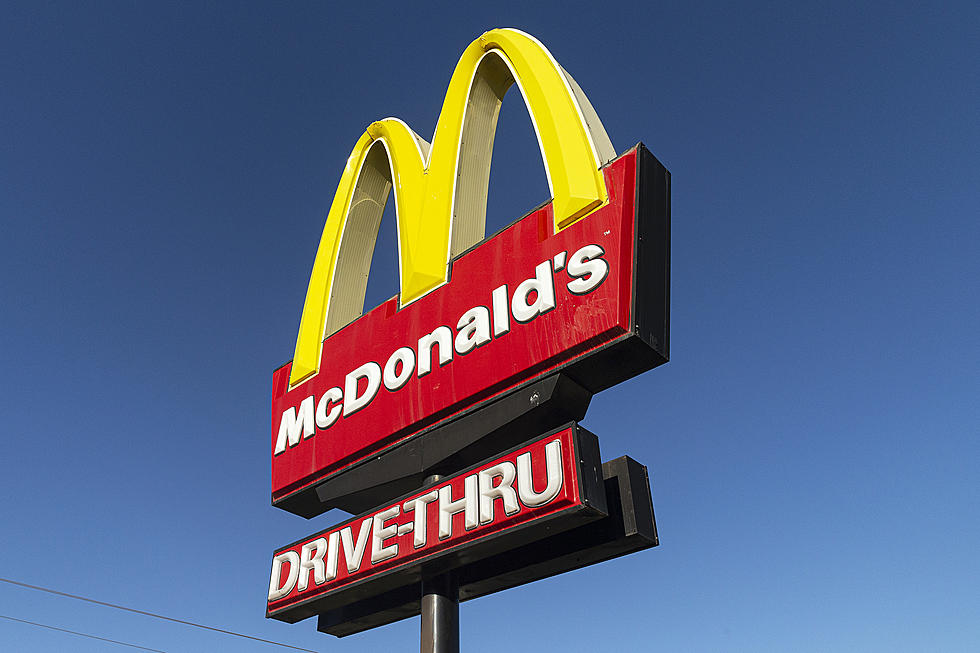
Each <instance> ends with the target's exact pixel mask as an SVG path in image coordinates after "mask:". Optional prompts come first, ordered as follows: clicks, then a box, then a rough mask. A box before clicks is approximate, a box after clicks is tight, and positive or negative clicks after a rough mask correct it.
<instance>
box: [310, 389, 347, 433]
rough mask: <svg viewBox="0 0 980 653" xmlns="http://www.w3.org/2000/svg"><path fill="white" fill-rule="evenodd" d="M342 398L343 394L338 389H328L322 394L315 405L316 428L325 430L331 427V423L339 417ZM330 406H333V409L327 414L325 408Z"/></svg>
mask: <svg viewBox="0 0 980 653" xmlns="http://www.w3.org/2000/svg"><path fill="white" fill-rule="evenodd" d="M343 398H344V393H343V392H341V391H340V388H330V389H329V390H327V391H326V392H324V393H323V396H322V397H320V402H319V403H318V404H317V405H316V425H317V427H318V428H321V429H326V428H330V427H331V426H333V423H334V422H336V421H337V419H338V418H339V417H340V411H341V408H343V407H342V406H341V405H340V400H341V399H343ZM330 404H334V407H333V408H331V409H330V412H327V408H328V407H329V406H330Z"/></svg>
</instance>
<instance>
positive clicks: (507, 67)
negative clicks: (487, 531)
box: [270, 30, 669, 516]
mask: <svg viewBox="0 0 980 653" xmlns="http://www.w3.org/2000/svg"><path fill="white" fill-rule="evenodd" d="M515 82H516V83H517V85H518V87H519V88H520V90H521V94H522V96H523V98H524V100H525V102H526V103H527V105H528V108H529V110H530V113H531V116H532V122H533V124H534V127H535V131H536V133H537V136H538V140H539V144H540V146H541V151H542V156H543V159H544V162H545V169H546V173H547V177H548V180H549V185H550V187H551V190H552V194H553V200H552V201H551V202H550V203H548V204H547V205H545V206H543V207H541V208H539V209H537V210H536V211H534V212H532V213H530V214H529V215H527V216H526V217H524V218H523V219H521V220H519V221H517V222H516V223H514V224H512V225H511V226H510V227H508V228H506V229H505V230H503V231H502V232H500V233H499V234H497V235H496V236H494V237H493V238H490V239H488V240H486V241H484V242H482V243H480V242H479V241H480V240H481V239H482V236H483V230H484V222H485V211H486V192H487V182H488V179H489V153H490V151H491V150H492V141H493V131H494V128H495V124H496V118H497V112H498V111H499V108H500V103H501V100H502V98H503V95H504V92H505V91H506V90H507V88H508V87H509V86H510V85H511V84H512V83H515ZM392 187H393V188H394V191H395V200H396V209H397V211H396V213H397V224H398V242H399V261H400V280H401V292H400V295H399V297H396V298H392V299H391V300H388V301H387V302H385V303H383V304H382V305H381V306H378V307H377V308H374V309H373V310H371V311H369V312H367V313H366V314H364V315H363V316H360V313H361V307H362V305H363V300H364V291H365V288H366V283H367V271H368V270H369V269H370V259H371V255H372V253H373V249H374V240H375V239H376V237H377V230H378V225H379V224H380V219H381V213H382V211H383V208H384V204H385V202H386V200H387V195H388V193H389V191H390V189H391V188H392ZM668 219H669V174H668V173H667V171H666V170H665V169H664V168H663V166H661V165H660V164H659V162H657V161H656V159H654V158H653V156H652V155H650V153H649V152H648V151H647V150H646V149H645V148H643V147H642V146H638V147H637V148H634V149H633V150H630V151H629V152H627V153H626V154H624V155H622V156H620V157H619V158H615V152H614V150H613V149H612V145H611V144H610V143H609V139H608V138H607V137H606V136H605V132H604V131H603V129H602V126H601V124H600V123H599V120H598V117H597V116H596V114H595V111H594V110H593V109H592V107H591V105H590V104H589V103H588V100H587V99H586V98H585V96H584V94H583V93H582V92H581V89H579V87H578V85H577V84H575V82H574V80H572V79H571V77H570V76H568V74H567V73H566V72H565V71H564V70H563V69H562V68H561V67H560V66H559V65H558V64H557V62H555V61H554V59H553V58H552V57H551V55H550V53H548V51H547V50H546V49H545V48H544V47H543V46H542V45H541V44H540V43H538V42H537V41H536V40H534V39H533V38H532V37H530V36H528V35H526V34H523V33H521V32H517V31H515V30H493V31H491V32H488V33H486V34H484V35H483V36H482V37H480V39H478V40H477V41H474V43H473V44H471V45H470V46H469V47H468V48H467V49H466V51H464V53H463V56H462V57H461V59H460V62H459V64H458V65H457V68H456V71H455V72H454V74H453V77H452V80H451V82H450V86H449V90H448V91H447V95H446V101H445V103H444V105H443V110H442V114H441V115H440V118H439V122H438V126H437V128H436V132H435V135H434V137H433V141H432V144H431V146H430V145H429V144H427V143H425V141H423V140H422V139H421V138H419V137H418V136H417V135H416V134H414V133H413V132H411V130H409V129H408V127H407V126H405V125H404V123H402V122H400V121H397V120H395V119H390V118H389V119H386V120H383V121H380V122H377V123H373V124H372V125H371V126H370V127H369V128H368V130H367V132H366V133H365V134H364V136H362V137H361V139H360V140H359V141H358V143H357V145H356V146H355V148H354V151H353V152H352V153H351V156H350V158H349V160H348V163H347V167H346V168H345V171H344V173H343V176H342V178H341V182H340V184H339V186H338V190H337V194H336V196H335V198H334V202H333V204H332V206H331V209H330V212H329V214H328V217H327V221H326V225H325V227H324V231H323V236H322V238H321V241H320V245H319V248H318V251H317V255H316V260H315V262H314V266H313V273H312V275H311V278H310V285H309V289H308V292H307V297H306V303H305V305H304V308H303V316H302V320H301V324H300V329H299V334H298V336H297V343H296V353H295V357H294V360H293V361H292V362H291V363H289V364H287V365H285V366H283V367H282V368H280V369H278V370H276V372H275V373H274V375H273V392H272V411H271V412H272V414H271V422H272V429H271V447H270V448H271V454H272V499H273V503H274V504H275V505H279V506H281V507H283V508H286V509H289V510H296V511H297V512H301V511H300V510H299V509H298V508H296V505H297V504H296V501H297V500H298V499H299V498H301V497H306V496H308V495H309V494H310V493H312V492H313V491H314V489H315V487H316V486H317V485H318V484H320V483H322V482H323V481H325V480H327V479H330V478H332V477H335V476H336V475H338V474H342V473H343V472H344V471H345V470H348V469H350V468H351V467H352V466H355V465H357V464H359V463H361V462H363V461H367V460H370V459H376V458H377V457H378V456H383V455H387V454H389V453H390V452H392V451H394V448H395V447H397V446H399V445H402V444H405V443H406V442H408V441H409V440H411V439H412V438H416V437H418V438H422V439H424V437H425V434H426V433H427V431H428V430H429V429H432V428H435V427H437V426H439V425H441V424H444V423H446V422H447V421H449V420H451V419H453V418H454V417H456V416H458V415H460V414H461V413H462V412H465V411H470V410H473V409H474V408H476V407H479V406H482V405H484V404H487V403H489V402H490V401H493V400H495V399H496V398H499V397H501V396H503V395H505V394H507V393H509V392H511V391H513V390H515V389H517V388H519V387H521V386H523V385H526V384H528V383H530V382H533V381H534V380H536V379H540V378H542V377H544V376H546V375H550V374H554V373H556V372H559V371H560V372H562V373H563V374H565V375H567V376H569V377H570V378H572V379H573V380H574V381H575V382H576V383H578V384H579V385H580V386H581V387H582V388H584V389H585V390H587V391H589V392H598V391H599V390H602V389H605V388H607V387H609V386H612V385H615V384H616V383H619V382H621V381H623V380H625V379H628V378H630V377H632V376H634V375H636V374H639V373H640V372H643V371H646V370H647V369H650V368H652V367H654V366H656V365H659V364H661V363H664V362H666V360H667V340H668V333H667V326H666V325H667V295H668V291H667V269H668V261H667V256H668V255H667V249H666V243H667V237H668V234H667V229H668V227H667V225H668ZM324 338H325V339H324ZM306 505H307V506H308V505H309V502H307V503H306ZM303 514H307V516H309V514H310V511H309V509H305V512H303Z"/></svg>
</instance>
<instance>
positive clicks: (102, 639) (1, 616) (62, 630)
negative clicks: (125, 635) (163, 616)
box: [0, 614, 167, 653]
mask: <svg viewBox="0 0 980 653" xmlns="http://www.w3.org/2000/svg"><path fill="white" fill-rule="evenodd" d="M0 619H9V620H10V621H16V622H18V623H22V624H28V625H30V626H37V627H38V628H47V629H48V630H57V631H58V632H59V633H68V634H70V635H78V636H79V637H88V638H89V639H97V640H99V641H100V642H110V643H112V644H119V645H120V646H128V647H130V648H138V649H140V650H142V651H153V652H154V653H167V652H166V651H161V650H160V649H158V648H147V647H145V646H140V645H139V644H130V643H128V642H120V641H118V640H115V639H108V638H106V637H98V636H97V635H89V634H88V633H80V632H77V631H74V630H68V629H67V628H58V627H57V626H49V625H47V624H39V623H37V622H36V621H27V620H26V619H17V618H16V617H8V616H7V615H5V614H0Z"/></svg>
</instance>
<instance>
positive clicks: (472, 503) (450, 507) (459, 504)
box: [439, 474, 480, 540]
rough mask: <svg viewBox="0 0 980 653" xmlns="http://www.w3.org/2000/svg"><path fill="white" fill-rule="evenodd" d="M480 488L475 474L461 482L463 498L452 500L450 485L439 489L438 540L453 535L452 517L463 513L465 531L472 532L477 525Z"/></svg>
mask: <svg viewBox="0 0 980 653" xmlns="http://www.w3.org/2000/svg"><path fill="white" fill-rule="evenodd" d="M479 496H480V488H479V486H478V484H477V477H476V474H471V475H469V476H467V477H466V478H465V479H464V480H463V498H462V499H456V500H455V501H453V500H452V497H453V488H452V486H451V485H447V486H445V487H441V488H439V539H440V540H444V539H446V538H447V537H449V536H450V535H452V534H453V515H455V514H457V513H460V512H465V513H466V514H465V517H464V521H465V523H466V526H465V528H466V530H468V531H469V530H472V529H474V528H476V527H477V526H478V525H479V523H480V522H479V507H480V501H479Z"/></svg>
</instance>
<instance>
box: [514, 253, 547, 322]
mask: <svg viewBox="0 0 980 653" xmlns="http://www.w3.org/2000/svg"><path fill="white" fill-rule="evenodd" d="M531 293H534V294H535V298H534V301H533V302H531V303H528V297H530V296H531ZM554 307H555V279H554V276H553V275H552V272H551V260H550V259H549V260H547V261H545V262H544V263H540V264H539V265H538V266H537V267H536V268H534V277H532V278H530V279H527V280H525V281H522V282H521V284H520V285H519V286H517V290H515V291H514V296H513V297H512V298H511V300H510V308H511V311H512V312H513V313H514V319H515V320H517V321H518V322H530V321H531V320H533V319H534V318H536V317H537V316H538V315H541V314H543V313H547V312H548V311H550V310H551V309H553V308H554Z"/></svg>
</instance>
